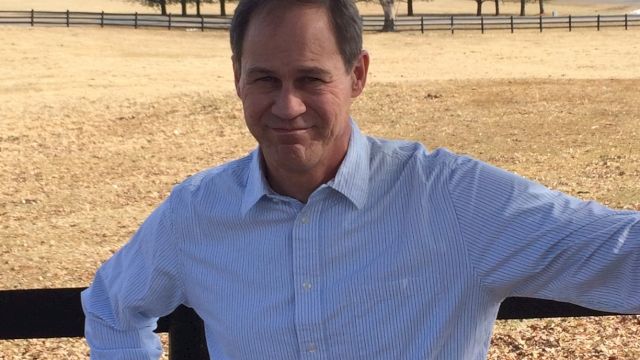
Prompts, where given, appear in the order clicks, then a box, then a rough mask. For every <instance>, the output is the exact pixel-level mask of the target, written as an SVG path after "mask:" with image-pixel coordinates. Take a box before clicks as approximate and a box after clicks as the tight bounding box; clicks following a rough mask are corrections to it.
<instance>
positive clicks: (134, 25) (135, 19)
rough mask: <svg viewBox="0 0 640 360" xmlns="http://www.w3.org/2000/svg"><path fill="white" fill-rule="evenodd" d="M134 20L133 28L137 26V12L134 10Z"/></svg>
mask: <svg viewBox="0 0 640 360" xmlns="http://www.w3.org/2000/svg"><path fill="white" fill-rule="evenodd" d="M134 16H135V17H134V20H133V28H134V29H137V28H138V12H137V11H136V13H135V14H134Z"/></svg>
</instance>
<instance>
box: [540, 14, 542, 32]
mask: <svg viewBox="0 0 640 360" xmlns="http://www.w3.org/2000/svg"><path fill="white" fill-rule="evenodd" d="M540 32H542V15H540Z"/></svg>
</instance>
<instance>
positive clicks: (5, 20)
mask: <svg viewBox="0 0 640 360" xmlns="http://www.w3.org/2000/svg"><path fill="white" fill-rule="evenodd" d="M362 20H363V26H364V29H365V30H372V31H377V30H381V29H382V25H383V24H384V17H382V16H363V17H362ZM230 24H231V18H230V17H227V16H212V15H207V16H174V15H171V14H169V15H156V14H139V13H133V14H125V13H105V12H100V13H94V12H72V11H68V10H67V11H62V12H60V11H34V10H31V11H0V25H23V26H39V25H44V26H66V27H71V26H100V27H104V26H121V27H133V28H136V29H137V28H140V27H144V28H165V29H169V30H171V29H191V30H200V31H205V30H212V29H228V28H229V26H230ZM634 26H640V14H624V15H588V16H571V15H569V16H467V15H451V16H430V15H423V16H399V17H397V18H396V20H395V28H396V30H398V31H420V32H422V33H425V32H431V31H451V32H452V33H454V32H455V31H468V30H473V31H481V32H482V33H484V32H485V31H490V30H503V31H504V30H509V31H511V32H512V33H513V32H514V31H515V30H526V29H535V30H539V31H541V32H542V31H543V30H544V29H566V30H568V31H572V30H573V29H577V28H596V29H597V30H600V29H601V28H605V27H617V28H624V29H625V30H628V29H629V28H630V27H634Z"/></svg>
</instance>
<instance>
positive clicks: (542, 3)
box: [538, 0, 544, 15]
mask: <svg viewBox="0 0 640 360" xmlns="http://www.w3.org/2000/svg"><path fill="white" fill-rule="evenodd" d="M538 1H540V15H542V14H544V1H543V0H538Z"/></svg>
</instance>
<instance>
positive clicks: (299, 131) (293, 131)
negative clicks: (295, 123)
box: [271, 128, 309, 134]
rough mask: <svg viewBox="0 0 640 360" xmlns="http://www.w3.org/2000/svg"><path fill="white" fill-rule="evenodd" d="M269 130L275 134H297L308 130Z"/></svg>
mask: <svg viewBox="0 0 640 360" xmlns="http://www.w3.org/2000/svg"><path fill="white" fill-rule="evenodd" d="M271 130H272V131H273V132H275V133H277V134H297V133H301V132H305V131H307V130H309V128H299V129H286V128H271Z"/></svg>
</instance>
